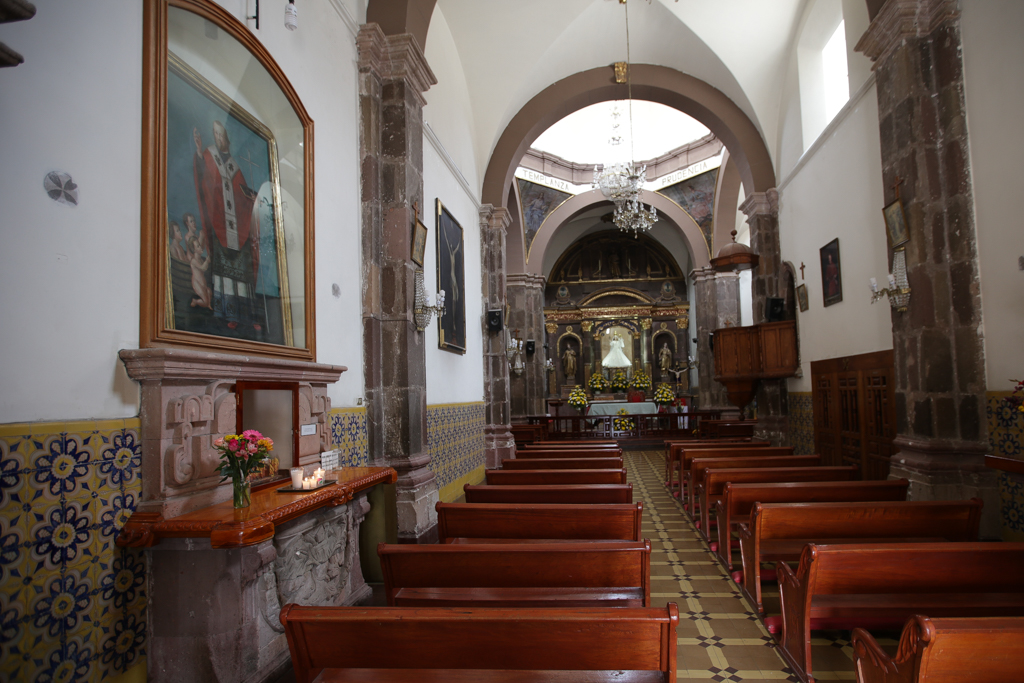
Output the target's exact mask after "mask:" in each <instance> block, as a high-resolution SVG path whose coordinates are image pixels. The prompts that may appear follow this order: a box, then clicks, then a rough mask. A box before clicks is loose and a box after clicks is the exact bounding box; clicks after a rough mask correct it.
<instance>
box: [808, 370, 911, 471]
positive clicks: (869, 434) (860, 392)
mask: <svg viewBox="0 0 1024 683" xmlns="http://www.w3.org/2000/svg"><path fill="white" fill-rule="evenodd" d="M811 383H812V387H813V391H814V444H815V449H816V450H817V452H818V453H819V454H820V455H821V457H822V460H823V461H824V462H825V463H826V464H828V465H856V466H858V467H860V469H861V477H862V478H864V479H885V478H887V477H888V476H889V456H890V455H892V454H893V452H894V448H893V446H892V441H893V439H894V438H895V436H896V426H895V423H896V419H895V400H894V385H893V354H892V351H879V352H877V353H867V354H862V355H858V356H847V357H845V358H833V359H829V360H824V361H815V362H813V363H811Z"/></svg>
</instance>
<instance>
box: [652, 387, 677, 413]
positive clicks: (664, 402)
mask: <svg viewBox="0 0 1024 683" xmlns="http://www.w3.org/2000/svg"><path fill="white" fill-rule="evenodd" d="M654 402H655V403H657V404H658V406H659V407H660V408H661V410H665V409H666V408H668V406H671V405H674V404H675V402H676V397H675V394H673V393H672V389H671V387H669V385H667V384H665V383H661V384H659V385H658V388H657V389H655V390H654Z"/></svg>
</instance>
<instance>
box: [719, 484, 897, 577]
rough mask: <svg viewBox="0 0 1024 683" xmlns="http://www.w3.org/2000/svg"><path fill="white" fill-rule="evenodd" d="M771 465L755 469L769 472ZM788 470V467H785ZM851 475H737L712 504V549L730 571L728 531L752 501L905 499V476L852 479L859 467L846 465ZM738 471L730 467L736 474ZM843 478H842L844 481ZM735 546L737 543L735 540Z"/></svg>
mask: <svg viewBox="0 0 1024 683" xmlns="http://www.w3.org/2000/svg"><path fill="white" fill-rule="evenodd" d="M773 469H774V468H768V469H764V470H758V471H759V472H762V473H764V474H765V475H769V474H770V473H771V471H772V470H773ZM785 469H790V468H785ZM836 469H846V470H848V471H849V472H850V473H853V474H851V475H850V476H847V477H836V480H834V481H798V480H795V479H792V478H789V477H787V481H786V482H785V483H747V482H744V481H741V480H739V478H738V477H737V478H736V479H734V480H733V481H732V482H729V483H726V484H725V486H724V487H723V488H722V495H721V498H720V499H718V500H717V501H716V503H715V517H716V519H717V520H718V543H717V544H716V547H715V548H712V552H716V553H717V554H718V557H719V559H721V560H722V563H723V564H725V566H726V567H727V568H728V569H729V570H730V571H732V544H733V543H734V541H732V532H733V531H735V530H736V529H737V528H738V526H739V522H740V520H741V519H742V520H743V521H746V520H747V519H749V517H750V511H751V510H752V509H753V507H754V503H758V502H760V503H825V502H833V503H841V502H847V503H852V502H858V501H872V500H889V501H900V500H906V499H907V489H908V488H909V486H910V482H908V481H907V480H906V479H895V480H892V481H852V480H853V479H854V478H855V477H856V473H857V472H859V468H857V467H854V466H850V467H847V468H836ZM741 471H742V470H733V472H736V473H739V472H741ZM844 479H845V480H844ZM735 543H736V545H737V547H738V546H739V542H738V541H736V542H735Z"/></svg>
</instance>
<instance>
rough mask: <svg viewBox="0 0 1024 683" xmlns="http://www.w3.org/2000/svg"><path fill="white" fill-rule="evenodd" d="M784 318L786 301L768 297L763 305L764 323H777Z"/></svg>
mask: <svg viewBox="0 0 1024 683" xmlns="http://www.w3.org/2000/svg"><path fill="white" fill-rule="evenodd" d="M785 316H786V300H785V299H780V298H778V297H771V296H770V297H768V300H767V301H766V302H765V305H764V318H765V322H770V323H777V322H779V321H780V320H782V319H783V318H784V317H785Z"/></svg>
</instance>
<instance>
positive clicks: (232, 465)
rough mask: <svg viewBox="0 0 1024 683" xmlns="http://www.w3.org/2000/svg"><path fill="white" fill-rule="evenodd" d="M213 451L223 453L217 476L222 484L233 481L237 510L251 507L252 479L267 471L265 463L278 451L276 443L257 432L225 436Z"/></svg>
mask: <svg viewBox="0 0 1024 683" xmlns="http://www.w3.org/2000/svg"><path fill="white" fill-rule="evenodd" d="M213 447H214V448H215V449H216V450H218V451H220V464H219V465H217V468H216V469H217V472H219V473H220V475H221V476H222V477H223V479H221V481H226V480H228V479H230V480H231V490H232V497H233V500H234V504H235V507H236V508H244V507H249V501H250V499H251V496H252V485H251V484H250V482H249V475H250V474H253V473H254V472H257V471H259V470H260V469H261V468H262V467H263V461H264V460H266V459H267V456H269V455H270V451H272V450H274V440H273V439H271V438H269V437H266V436H263V435H262V434H260V433H259V432H257V431H256V430H255V429H247V430H245V431H244V432H242V433H241V434H225V435H224V436H222V437H220V438H218V439H216V440H214V442H213Z"/></svg>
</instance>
